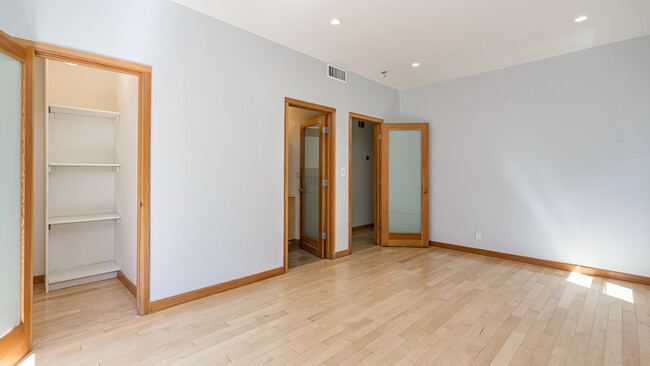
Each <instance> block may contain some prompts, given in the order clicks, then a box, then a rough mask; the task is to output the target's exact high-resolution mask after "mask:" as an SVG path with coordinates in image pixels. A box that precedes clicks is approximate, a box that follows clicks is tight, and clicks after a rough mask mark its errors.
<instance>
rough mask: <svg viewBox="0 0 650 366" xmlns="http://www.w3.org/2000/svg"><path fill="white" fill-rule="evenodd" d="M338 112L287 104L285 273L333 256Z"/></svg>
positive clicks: (295, 103)
mask: <svg viewBox="0 0 650 366" xmlns="http://www.w3.org/2000/svg"><path fill="white" fill-rule="evenodd" d="M334 117H335V109H333V108H329V107H324V106H319V105H316V104H313V103H308V102H302V101H298V100H295V99H289V98H286V100H285V195H284V201H285V208H284V209H285V217H284V219H285V220H284V221H285V222H284V232H285V235H284V237H285V245H284V246H285V250H284V265H285V271H288V270H289V269H291V268H295V267H298V266H301V265H304V264H308V263H312V262H316V261H319V260H321V259H326V258H328V259H332V257H333V254H334V225H333V222H334V210H333V205H334V203H333V202H334V181H333V179H332V178H333V172H334V166H333V164H332V163H331V162H332V161H334V159H333V157H334V151H333V146H334V129H333V125H334V123H333V121H334Z"/></svg>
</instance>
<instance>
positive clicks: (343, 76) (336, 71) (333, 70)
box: [327, 65, 348, 83]
mask: <svg viewBox="0 0 650 366" xmlns="http://www.w3.org/2000/svg"><path fill="white" fill-rule="evenodd" d="M327 76H328V77H330V78H332V79H335V80H338V81H340V82H342V83H347V82H348V71H347V70H345V69H342V68H340V67H336V66H333V65H327Z"/></svg>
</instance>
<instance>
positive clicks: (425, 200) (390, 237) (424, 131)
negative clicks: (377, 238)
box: [381, 123, 429, 247]
mask: <svg viewBox="0 0 650 366" xmlns="http://www.w3.org/2000/svg"><path fill="white" fill-rule="evenodd" d="M418 130H419V131H421V144H422V145H421V154H422V157H421V168H420V169H421V179H422V182H421V220H422V223H421V231H420V233H391V232H389V227H390V223H389V187H390V181H389V179H388V177H389V169H390V167H389V160H390V158H389V157H390V155H389V149H390V131H418ZM381 163H382V184H381V186H382V187H381V195H382V202H381V204H382V207H381V215H382V220H381V222H382V229H381V236H382V238H381V245H383V246H413V247H428V246H429V193H428V192H429V124H428V123H384V124H382V162H381Z"/></svg>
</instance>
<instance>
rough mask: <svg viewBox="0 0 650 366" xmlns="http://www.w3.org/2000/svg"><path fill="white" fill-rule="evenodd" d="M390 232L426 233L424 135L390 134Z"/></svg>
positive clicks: (403, 132)
mask: <svg viewBox="0 0 650 366" xmlns="http://www.w3.org/2000/svg"><path fill="white" fill-rule="evenodd" d="M388 138H389V140H388V231H389V232H391V233H421V232H422V133H421V131H389V133H388Z"/></svg>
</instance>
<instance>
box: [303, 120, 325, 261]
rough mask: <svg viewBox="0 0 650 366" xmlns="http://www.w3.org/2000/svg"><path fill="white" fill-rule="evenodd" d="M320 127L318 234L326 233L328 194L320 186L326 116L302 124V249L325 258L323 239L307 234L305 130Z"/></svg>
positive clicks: (322, 172) (323, 169) (322, 171)
mask: <svg viewBox="0 0 650 366" xmlns="http://www.w3.org/2000/svg"><path fill="white" fill-rule="evenodd" d="M314 125H318V131H319V146H318V148H319V157H318V162H319V165H318V187H319V188H318V204H319V207H318V213H319V215H318V233H319V234H320V233H322V232H324V231H323V230H324V228H325V216H326V215H325V214H324V212H323V209H324V208H325V207H326V196H325V194H326V192H325V190H324V187H323V186H322V185H321V184H320V182H322V181H323V179H326V178H324V176H325V171H326V169H325V165H324V164H325V156H326V154H325V153H326V150H325V149H326V141H325V134H324V133H322V129H323V127H324V126H325V115H320V116H316V117H313V118H310V119H307V120H305V121H302V122H301V123H300V188H301V192H299V193H300V248H302V249H304V250H306V251H308V252H310V253H311V254H313V255H315V256H317V257H319V258H325V248H324V245H323V244H324V243H323V239H322V238H321V237H317V238H312V237H310V236H308V235H306V234H305V128H307V127H311V126H314Z"/></svg>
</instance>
